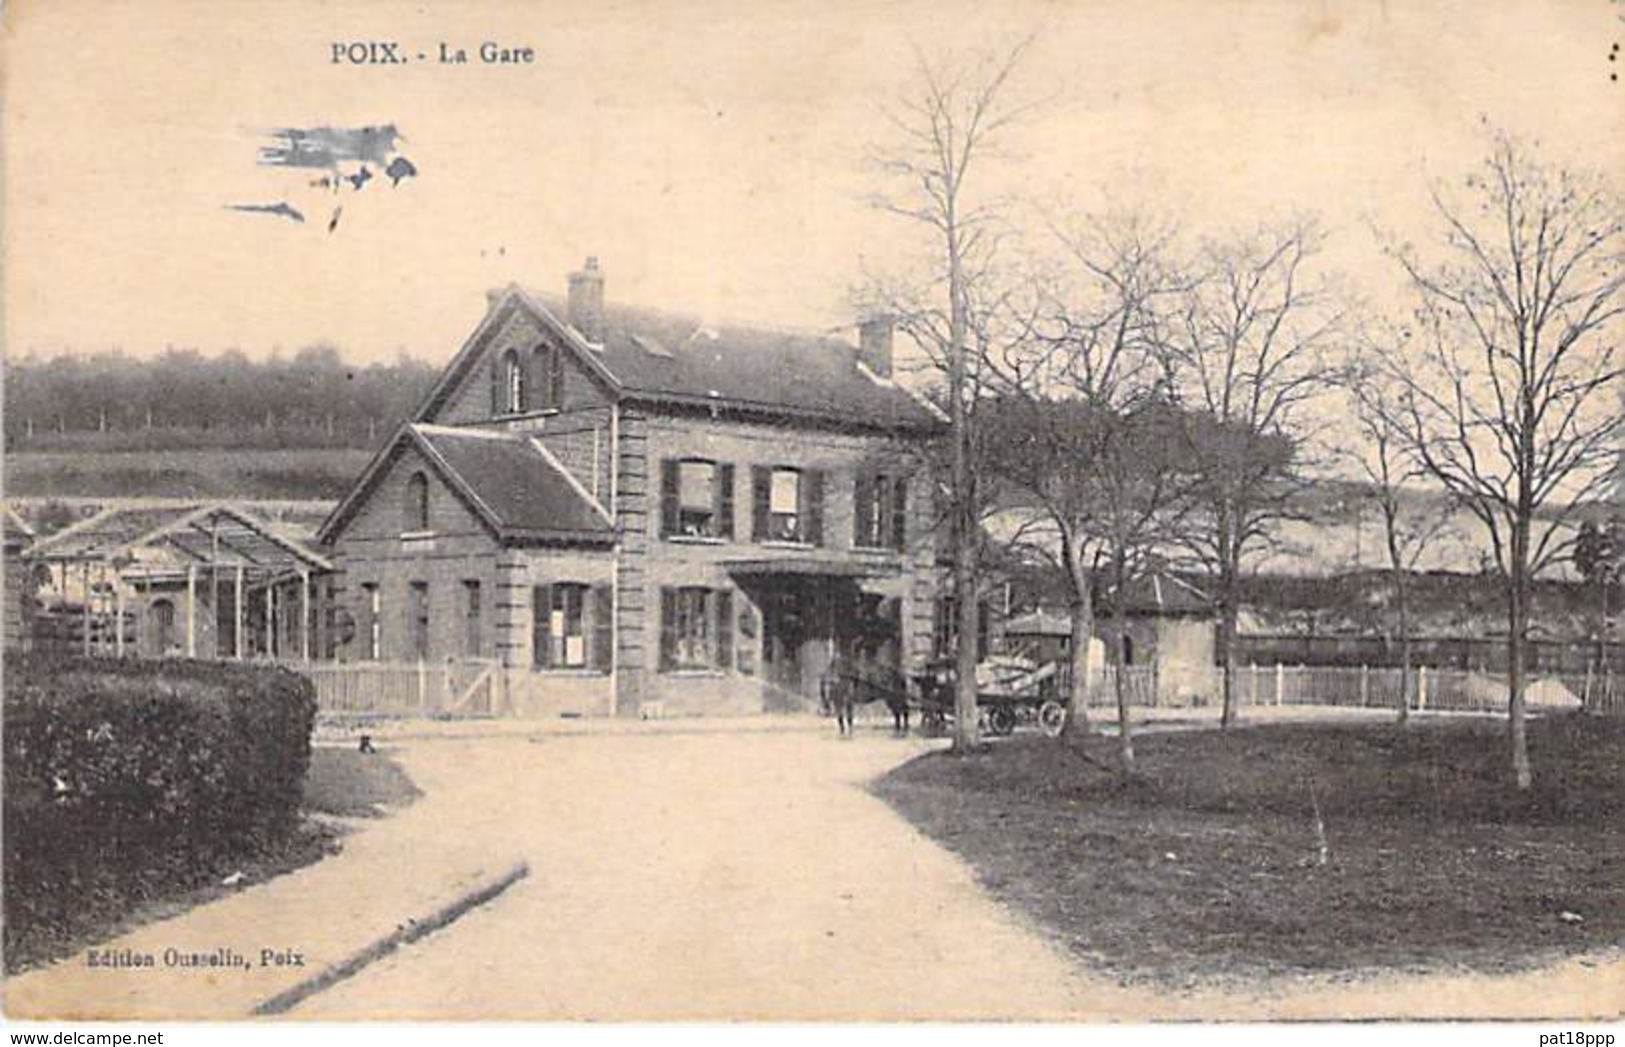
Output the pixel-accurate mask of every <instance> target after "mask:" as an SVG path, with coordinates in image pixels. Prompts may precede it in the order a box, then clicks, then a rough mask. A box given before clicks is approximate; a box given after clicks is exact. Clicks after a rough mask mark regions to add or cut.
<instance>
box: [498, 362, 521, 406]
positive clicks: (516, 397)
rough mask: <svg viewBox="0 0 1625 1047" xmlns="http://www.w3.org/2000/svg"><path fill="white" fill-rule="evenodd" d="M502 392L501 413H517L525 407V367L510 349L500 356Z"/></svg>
mask: <svg viewBox="0 0 1625 1047" xmlns="http://www.w3.org/2000/svg"><path fill="white" fill-rule="evenodd" d="M502 393H503V395H502V405H501V407H502V411H503V413H505V414H518V413H519V412H521V411H523V410H524V409H525V368H524V367H523V366H522V365H521V364H520V362H519V354H518V353H516V352H513V351H512V350H509V351H508V353H507V355H505V356H504V357H503V358H502Z"/></svg>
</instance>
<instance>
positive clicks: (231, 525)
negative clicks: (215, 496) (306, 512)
mask: <svg viewBox="0 0 1625 1047" xmlns="http://www.w3.org/2000/svg"><path fill="white" fill-rule="evenodd" d="M24 556H25V557H26V558H27V559H29V560H32V561H35V562H44V563H75V564H98V565H101V566H104V567H110V568H113V569H114V570H116V571H118V572H119V573H120V574H122V575H125V576H130V575H137V576H161V575H165V574H170V573H185V572H186V570H187V569H188V568H199V567H203V568H230V569H233V570H235V569H236V568H242V569H243V570H244V572H245V573H247V574H250V575H253V576H255V577H259V578H263V577H267V576H270V577H280V576H287V575H293V574H308V573H325V572H328V571H331V570H332V569H333V565H332V563H331V561H329V560H328V559H327V558H326V557H324V556H322V555H321V554H319V553H317V552H316V551H315V550H314V549H312V548H310V547H309V546H308V545H307V544H306V543H304V542H303V541H301V540H299V539H298V538H296V537H294V536H292V535H289V534H286V533H283V532H282V531H280V530H278V529H277V528H276V527H275V526H274V525H273V524H271V523H269V522H267V521H265V520H261V519H259V518H258V517H256V516H254V515H253V514H252V513H250V512H248V511H247V510H246V509H243V508H242V507H240V506H236V505H232V504H230V503H227V502H214V503H210V504H205V505H171V506H144V507H129V506H125V507H118V508H113V509H105V510H103V511H102V512H99V513H97V514H96V515H94V516H92V517H89V518H88V519H85V520H81V521H80V522H78V523H76V524H73V525H71V526H69V527H66V528H64V529H63V530H61V531H58V532H57V533H56V534H53V535H51V536H49V537H47V538H43V539H40V540H39V541H37V542H35V543H34V545H33V546H32V547H30V548H29V549H28V550H27V552H26V553H24Z"/></svg>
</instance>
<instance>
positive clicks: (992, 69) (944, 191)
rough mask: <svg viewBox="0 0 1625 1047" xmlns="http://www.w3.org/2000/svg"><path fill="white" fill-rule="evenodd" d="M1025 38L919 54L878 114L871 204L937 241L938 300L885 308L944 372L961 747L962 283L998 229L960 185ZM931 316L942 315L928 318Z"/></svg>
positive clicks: (965, 740) (970, 594)
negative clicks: (883, 183) (884, 125)
mask: <svg viewBox="0 0 1625 1047" xmlns="http://www.w3.org/2000/svg"><path fill="white" fill-rule="evenodd" d="M1030 42H1031V38H1029V39H1027V40H1024V41H1022V42H1021V43H1019V44H1017V45H1016V46H1014V47H1012V48H1010V49H1008V50H1007V51H1004V52H1002V53H998V54H991V53H990V54H988V55H986V56H984V57H982V58H980V59H979V60H976V61H972V62H966V63H952V62H932V61H929V60H927V59H926V58H925V57H924V56H921V57H920V59H919V67H918V70H917V82H916V85H915V87H914V88H913V89H912V91H911V93H910V94H908V95H907V96H906V97H904V98H901V99H899V100H898V101H897V102H896V104H895V106H894V107H893V108H892V109H891V110H890V111H889V112H888V113H887V116H888V119H889V120H890V123H891V125H892V129H893V132H894V134H895V141H894V143H893V144H892V145H891V146H890V147H889V148H887V149H886V150H885V151H883V152H882V153H881V154H880V155H879V156H878V157H877V160H878V161H879V163H880V166H881V168H882V170H883V171H884V172H885V173H886V174H888V175H889V176H891V178H892V180H893V181H894V182H896V183H897V184H898V186H899V188H898V189H897V191H896V192H894V193H891V194H887V195H881V196H877V197H876V198H875V200H874V203H875V204H876V206H878V207H880V208H881V209H883V210H885V211H887V212H889V213H891V214H894V215H897V216H899V217H901V218H903V219H906V220H907V221H910V222H913V223H916V224H918V225H920V226H923V227H925V229H926V230H927V231H928V233H929V234H930V235H931V237H932V238H933V239H934V240H935V241H936V246H937V248H938V249H940V255H939V256H938V259H939V261H940V264H941V273H940V275H939V279H938V280H937V281H935V282H936V283H937V284H938V290H939V292H940V294H941V295H942V296H943V297H945V298H946V303H945V306H946V307H945V308H942V307H940V306H939V307H937V308H932V309H918V308H914V309H910V308H903V309H898V310H894V311H896V312H898V313H900V314H901V320H902V327H903V329H904V331H905V333H907V334H910V335H911V336H913V337H914V338H915V339H916V341H918V342H920V344H922V345H923V346H925V347H926V349H927V351H928V352H935V353H937V354H940V358H941V360H942V362H943V364H944V366H945V368H946V370H947V374H948V413H949V418H950V423H951V429H952V433H951V441H952V455H951V469H950V481H949V485H948V502H949V515H950V519H949V541H950V544H951V548H952V559H953V574H954V593H955V595H956V600H957V608H958V610H957V614H958V623H959V626H958V647H957V660H956V665H957V668H956V674H957V684H956V693H955V701H954V736H953V746H954V751H956V752H961V753H963V752H969V751H972V750H974V749H975V748H976V747H977V744H978V741H979V739H978V736H977V735H978V732H977V718H976V717H977V713H976V662H977V658H976V634H977V628H976V626H977V610H978V601H977V567H976V547H977V542H978V526H977V519H976V511H977V508H976V507H977V505H978V495H977V491H976V476H975V474H974V472H973V470H972V469H971V454H972V441H973V435H972V429H973V419H972V417H971V412H972V411H973V410H974V403H975V398H976V390H975V387H974V386H973V385H972V383H971V382H970V381H969V379H968V377H967V375H968V364H967V359H968V358H969V357H970V355H971V353H972V349H973V346H972V345H971V342H972V339H973V335H974V331H975V328H976V327H977V314H976V310H975V301H974V297H973V291H972V287H973V285H974V284H975V283H976V282H977V281H978V279H979V278H981V277H983V276H985V275H986V273H987V271H988V269H989V267H990V264H991V259H992V257H993V256H994V254H995V253H996V248H997V240H998V236H999V226H998V224H997V221H996V218H997V214H996V211H995V209H994V208H992V207H991V206H989V205H987V204H978V203H976V202H975V201H974V200H973V197H972V195H971V193H970V192H969V191H968V189H967V187H968V186H969V184H970V181H969V179H970V176H971V173H972V172H973V171H974V170H977V169H979V167H980V165H981V162H982V161H983V160H984V159H985V158H986V155H987V154H988V153H990V152H991V151H992V150H993V148H994V146H995V144H996V143H997V141H998V139H999V137H1000V135H1001V133H1002V132H1004V131H1006V130H1007V129H1008V128H1009V126H1010V124H1011V122H1012V121H1013V120H1015V119H1016V118H1017V117H1018V116H1019V115H1020V113H1021V112H1022V111H1023V110H1022V108H1021V107H1019V106H1014V105H1011V104H1009V103H1008V100H1007V98H1006V94H1007V90H1008V86H1009V82H1010V78H1011V76H1012V75H1013V74H1014V72H1015V70H1016V68H1017V67H1018V66H1019V65H1020V63H1021V60H1022V56H1023V55H1024V54H1025V53H1026V50H1027V48H1028V46H1029V44H1030ZM991 297H996V296H991ZM939 318H940V319H941V320H943V321H945V322H944V323H938V322H937V320H938V319H939Z"/></svg>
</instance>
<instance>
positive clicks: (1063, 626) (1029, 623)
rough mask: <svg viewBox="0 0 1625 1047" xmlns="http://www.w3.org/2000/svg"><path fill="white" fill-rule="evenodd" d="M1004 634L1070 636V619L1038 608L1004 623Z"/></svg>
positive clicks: (1067, 616)
mask: <svg viewBox="0 0 1625 1047" xmlns="http://www.w3.org/2000/svg"><path fill="white" fill-rule="evenodd" d="M1004 631H1005V634H1006V635H1008V636H1066V637H1070V636H1071V635H1072V618H1071V616H1069V615H1065V614H1053V613H1051V612H1049V611H1046V610H1044V609H1043V608H1039V609H1037V610H1034V611H1028V612H1027V613H1026V614H1022V615H1017V616H1016V617H1014V618H1012V619H1010V620H1009V621H1008V622H1006V623H1005V626H1004Z"/></svg>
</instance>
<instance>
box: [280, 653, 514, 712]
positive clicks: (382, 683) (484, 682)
mask: <svg viewBox="0 0 1625 1047" xmlns="http://www.w3.org/2000/svg"><path fill="white" fill-rule="evenodd" d="M290 668H293V669H295V670H296V671H298V672H300V673H303V674H304V675H305V676H307V677H308V678H309V679H310V681H311V682H312V683H313V684H315V686H316V708H317V711H318V713H319V714H321V715H325V716H339V717H364V716H378V717H417V716H440V717H445V716H494V715H496V713H497V711H498V710H497V706H498V702H497V697H498V687H499V676H500V674H499V672H498V670H497V665H496V663H495V662H494V661H485V660H463V661H447V662H428V661H425V662H300V663H295V664H293V665H291V666H290Z"/></svg>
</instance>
